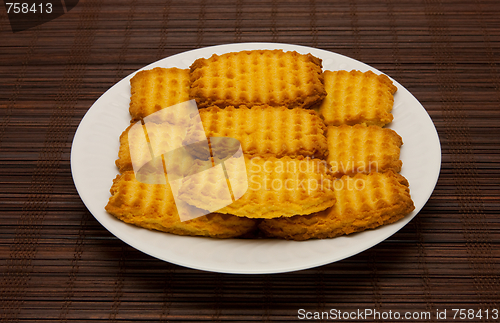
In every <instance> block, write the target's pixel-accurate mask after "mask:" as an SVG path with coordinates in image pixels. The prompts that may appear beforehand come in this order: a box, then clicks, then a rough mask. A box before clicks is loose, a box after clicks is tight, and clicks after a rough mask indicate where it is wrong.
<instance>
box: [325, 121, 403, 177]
mask: <svg viewBox="0 0 500 323" xmlns="http://www.w3.org/2000/svg"><path fill="white" fill-rule="evenodd" d="M327 143H328V157H327V162H328V164H329V165H330V168H331V171H332V173H333V175H334V176H335V177H340V176H342V175H353V174H355V173H370V172H384V171H387V170H389V169H392V170H393V171H395V172H396V173H397V172H400V171H401V166H402V165H403V162H402V161H401V160H400V159H399V154H400V147H401V145H402V144H403V140H402V139H401V137H400V136H399V135H398V134H397V133H396V132H395V131H394V130H391V129H386V128H381V127H379V126H366V125H362V124H357V125H354V126H347V125H342V126H338V127H335V126H329V127H328V129H327Z"/></svg>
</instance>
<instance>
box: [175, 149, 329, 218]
mask: <svg viewBox="0 0 500 323" xmlns="http://www.w3.org/2000/svg"><path fill="white" fill-rule="evenodd" d="M245 164H246V175H247V179H248V189H247V190H246V192H245V193H244V194H243V196H241V198H239V199H237V200H236V201H234V202H233V203H231V204H229V205H228V206H226V207H224V208H222V209H219V210H218V211H217V212H218V213H227V214H234V215H237V216H241V217H249V218H267V219H269V218H275V217H280V216H284V217H288V216H293V215H295V214H309V213H313V212H318V211H321V210H324V209H326V208H328V207H330V206H332V205H333V204H335V194H334V193H333V184H332V181H331V175H330V174H329V173H328V170H327V167H326V163H325V162H324V161H322V160H320V159H311V158H304V157H298V158H290V157H283V158H275V157H269V158H262V157H253V158H248V157H246V158H245ZM206 176H210V173H209V172H206ZM223 180H224V178H222V177H221V176H218V175H217V174H215V173H214V176H213V177H212V178H210V177H207V178H206V179H205V180H204V181H199V180H198V181H193V180H191V179H190V178H189V179H186V181H185V182H184V183H183V188H181V190H185V192H189V196H188V199H186V200H185V201H186V202H187V203H188V204H190V205H194V206H196V207H200V208H203V207H204V205H206V202H205V201H204V199H205V196H207V195H208V196H213V198H215V197H217V196H218V195H217V194H219V192H218V191H217V190H216V189H214V188H215V187H220V186H218V185H217V183H219V182H220V181H223ZM213 198H211V200H213Z"/></svg>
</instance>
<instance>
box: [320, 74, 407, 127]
mask: <svg viewBox="0 0 500 323" xmlns="http://www.w3.org/2000/svg"><path fill="white" fill-rule="evenodd" d="M323 75H324V80H325V89H326V91H327V93H328V95H327V96H326V98H325V99H324V100H323V102H322V103H321V106H320V108H319V113H320V115H321V117H322V118H323V120H324V121H325V123H326V125H328V126H340V125H342V124H347V125H354V124H357V123H364V124H367V125H378V126H381V127H382V126H384V125H386V124H388V123H389V122H391V121H392V119H393V116H392V114H391V111H392V106H393V104H394V96H393V95H394V93H395V92H396V90H397V88H396V86H394V85H393V84H392V81H391V80H390V79H389V78H388V77H387V76H385V75H383V74H382V75H377V74H375V73H373V72H371V71H368V72H365V73H362V72H360V71H355V70H353V71H350V72H347V71H334V72H332V71H325V72H324V73H323Z"/></svg>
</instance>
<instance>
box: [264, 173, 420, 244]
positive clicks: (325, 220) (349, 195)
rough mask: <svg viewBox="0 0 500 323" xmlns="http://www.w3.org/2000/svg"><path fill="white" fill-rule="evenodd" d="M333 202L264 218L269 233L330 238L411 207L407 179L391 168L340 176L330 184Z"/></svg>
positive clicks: (394, 216) (379, 222)
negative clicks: (315, 209)
mask: <svg viewBox="0 0 500 323" xmlns="http://www.w3.org/2000/svg"><path fill="white" fill-rule="evenodd" d="M334 187H335V197H336V199H337V202H336V203H335V205H334V206H333V207H331V208H329V209H327V210H325V211H322V212H318V213H315V214H309V215H299V216H293V217H290V218H280V219H270V220H264V221H263V222H262V223H261V224H260V225H259V228H260V230H262V231H263V232H264V233H265V234H266V235H267V236H269V237H278V238H284V239H289V240H308V239H312V238H318V239H322V238H333V237H337V236H340V235H345V234H350V233H354V232H360V231H364V230H367V229H373V228H376V227H379V226H381V225H384V224H389V223H393V222H396V221H397V220H399V219H401V218H403V217H404V216H405V215H407V214H408V213H410V212H411V211H413V209H414V208H415V207H414V205H413V201H412V200H411V197H410V190H409V188H408V181H407V180H406V179H405V178H404V177H403V176H401V175H400V174H396V173H394V172H393V171H388V172H386V173H371V174H356V175H355V176H354V177H349V176H347V175H346V176H343V177H342V178H341V179H339V180H337V181H336V182H335V184H334Z"/></svg>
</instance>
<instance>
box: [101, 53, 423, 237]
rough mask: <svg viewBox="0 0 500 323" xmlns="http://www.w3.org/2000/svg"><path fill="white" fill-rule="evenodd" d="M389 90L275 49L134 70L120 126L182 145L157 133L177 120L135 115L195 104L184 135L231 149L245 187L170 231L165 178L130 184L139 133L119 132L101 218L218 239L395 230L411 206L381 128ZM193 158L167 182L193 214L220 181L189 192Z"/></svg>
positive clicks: (378, 78)
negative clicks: (228, 141)
mask: <svg viewBox="0 0 500 323" xmlns="http://www.w3.org/2000/svg"><path fill="white" fill-rule="evenodd" d="M395 92H396V87H395V86H394V85H393V84H392V82H391V81H390V80H389V78H387V77H386V76H385V75H376V74H374V73H372V72H366V73H362V72H359V71H350V72H347V71H324V72H323V71H322V66H321V60H320V59H319V58H317V57H314V56H312V55H310V54H307V55H302V54H299V53H296V52H283V51H281V50H258V51H242V52H235V53H228V54H223V55H213V56H212V57H210V58H208V59H205V58H200V59H198V60H196V61H195V62H194V63H193V64H192V65H191V68H190V69H189V70H182V69H178V68H155V69H152V70H146V71H141V72H138V73H137V74H136V75H135V76H134V77H133V78H132V79H131V103H130V109H129V111H130V114H131V123H133V124H137V122H140V123H142V126H143V127H144V131H146V130H145V129H147V132H146V133H147V137H146V139H145V141H144V143H142V145H151V143H152V142H157V143H158V142H160V143H161V144H162V145H165V146H169V145H171V146H172V147H177V146H178V145H179V143H181V144H182V138H183V136H182V134H177V133H175V132H173V133H172V132H170V133H164V132H162V129H163V128H162V127H161V126H159V125H160V124H161V123H162V122H171V123H172V120H174V119H175V123H176V124H179V123H181V124H182V118H183V116H182V115H168V113H166V114H162V116H163V117H162V118H156V119H154V118H147V117H148V116H151V115H154V114H155V113H156V112H158V111H162V110H164V109H165V110H164V111H168V109H167V108H168V107H170V106H172V105H174V104H178V103H181V102H185V101H187V100H196V103H197V106H198V108H200V109H199V116H200V118H201V123H202V124H203V129H200V128H199V127H198V128H193V129H189V128H188V129H187V132H188V133H190V134H198V135H204V136H205V137H207V138H212V137H231V138H235V139H237V140H238V141H239V142H240V144H241V149H242V151H243V154H244V158H245V164H246V175H247V177H248V189H247V190H246V191H245V193H244V194H243V195H242V196H241V197H239V198H237V199H235V198H234V196H233V202H232V203H229V205H226V206H224V207H222V208H220V209H218V210H217V212H216V213H210V214H206V215H203V216H200V217H197V218H195V219H192V220H189V221H181V220H180V218H179V214H178V213H177V209H176V205H175V201H174V198H173V197H172V191H171V188H170V186H169V184H168V178H169V177H168V176H169V173H166V174H164V176H165V179H163V183H166V184H147V183H145V182H143V181H139V180H138V179H137V178H136V176H135V175H136V174H135V173H134V169H133V167H132V164H133V161H132V158H131V153H130V150H131V147H130V145H132V143H135V142H138V141H136V140H134V138H135V137H134V136H144V134H143V133H142V132H141V127H132V126H131V127H129V128H127V129H126V130H125V131H124V133H123V134H122V135H121V137H120V150H119V153H118V155H119V159H118V160H117V161H116V165H117V166H118V168H119V171H120V173H121V174H120V175H118V176H117V178H116V179H115V180H114V183H113V186H112V188H111V194H112V196H111V198H110V199H109V203H108V205H107V206H106V210H107V211H108V212H109V213H110V214H112V215H114V216H115V217H117V218H118V219H120V220H122V221H125V222H127V223H132V224H135V225H138V226H141V227H145V228H148V229H155V230H160V231H165V232H170V233H174V234H181V235H194V236H210V237H218V238H230V237H258V236H266V237H277V238H284V239H292V240H307V239H311V238H331V237H335V236H338V235H342V234H349V233H353V232H359V231H363V230H366V229H370V228H375V227H378V226H380V225H384V224H388V223H392V222H395V221H397V220H399V219H401V218H402V217H404V216H405V215H407V214H408V213H410V212H411V211H412V210H413V208H414V207H413V202H412V200H411V197H410V194H409V188H408V186H409V184H408V182H407V181H406V179H405V178H404V177H403V176H401V175H400V174H398V173H399V171H400V170H401V166H402V162H401V160H400V159H399V152H400V147H401V145H402V139H401V137H400V136H399V135H398V134H397V133H396V132H394V131H393V130H390V129H386V128H383V126H384V125H386V124H387V123H389V122H391V121H392V119H393V116H392V115H391V113H390V112H391V110H392V105H393V102H394V99H393V95H394V93H395ZM137 129H138V130H137ZM179 131H180V130H179ZM135 132H137V134H136V133H135ZM153 138H161V140H156V139H155V140H153ZM131 139H132V140H131ZM135 145H138V144H135ZM205 156H206V154H204V153H203V151H202V152H201V153H200V152H199V151H198V153H197V150H193V151H192V152H191V154H190V156H189V157H188V158H184V159H183V160H182V162H181V161H178V162H175V161H174V162H173V163H174V164H175V165H174V166H175V168H176V173H178V174H183V175H185V176H186V181H185V183H184V184H185V187H189V189H190V191H191V194H190V197H189V199H186V203H188V204H189V205H191V206H193V207H203V201H204V197H205V196H207V197H208V196H210V195H212V194H213V185H212V184H213V182H214V181H216V180H221V179H217V178H208V179H207V181H204V182H203V183H199V182H197V183H190V182H189V175H190V174H191V173H192V172H193V170H195V169H196V167H197V165H199V164H200V163H202V159H203V158H206V157H205ZM212 157H213V155H212ZM222 180H223V179H222Z"/></svg>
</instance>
